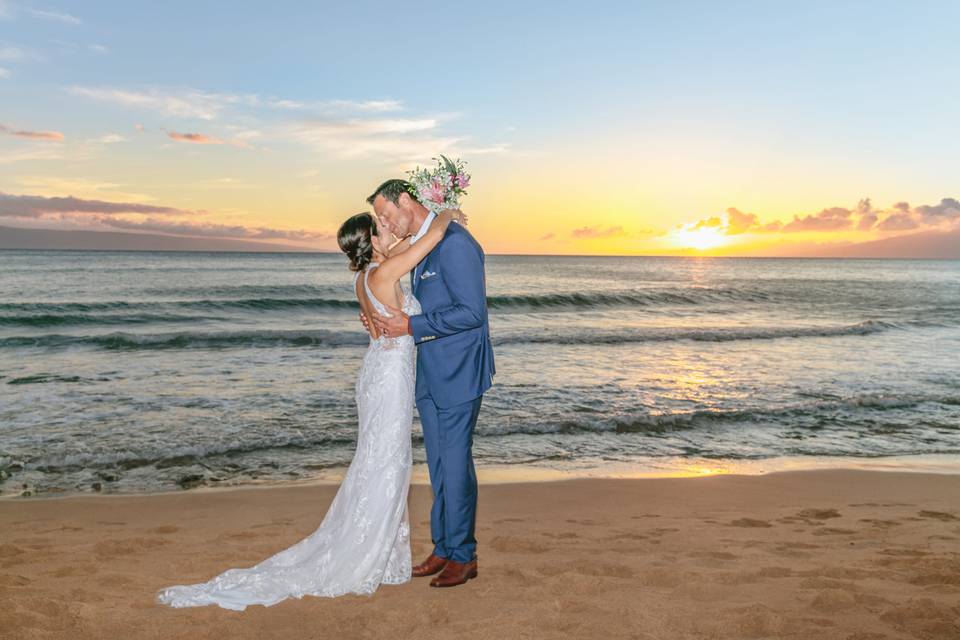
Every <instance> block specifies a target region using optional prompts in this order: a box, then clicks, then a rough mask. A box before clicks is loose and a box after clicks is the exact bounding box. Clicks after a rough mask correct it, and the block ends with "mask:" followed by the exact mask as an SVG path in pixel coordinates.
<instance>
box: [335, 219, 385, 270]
mask: <svg viewBox="0 0 960 640" xmlns="http://www.w3.org/2000/svg"><path fill="white" fill-rule="evenodd" d="M375 235H377V222H376V220H374V219H373V216H372V215H370V214H369V213H367V212H363V213H358V214H357V215H355V216H350V217H349V218H347V221H346V222H344V223H343V224H342V225H340V230H339V231H337V244H338V245H340V250H341V251H343V252H344V253H345V254H347V257H348V258H349V259H350V270H351V271H363V270H364V269H366V268H367V265H368V264H370V261H371V260H373V236H375Z"/></svg>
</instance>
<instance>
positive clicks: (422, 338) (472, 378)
mask: <svg viewBox="0 0 960 640" xmlns="http://www.w3.org/2000/svg"><path fill="white" fill-rule="evenodd" d="M410 278H411V289H412V290H413V295H415V296H416V297H417V299H418V300H419V301H420V306H421V308H422V313H420V314H418V315H414V316H410V327H411V329H412V331H413V339H414V343H415V344H416V345H417V390H416V397H417V399H418V400H419V399H421V398H425V397H427V396H430V397H431V398H433V401H434V403H435V404H436V405H437V406H438V407H440V408H447V407H452V406H454V405H457V404H462V403H464V402H469V401H470V400H473V399H475V398H477V397H478V396H480V395H482V394H483V393H484V392H485V391H486V390H487V389H489V388H490V386H491V385H492V384H493V374H494V373H495V372H496V370H495V368H494V363H493V346H492V345H491V343H490V324H489V321H488V316H487V286H486V274H485V273H484V254H483V249H482V248H481V247H480V244H479V243H478V242H477V241H476V240H475V239H474V238H473V236H472V235H470V232H469V231H467V229H466V228H465V227H464V226H463V225H460V224H457V223H452V224H450V226H449V227H447V231H446V233H445V234H444V236H443V239H442V240H441V241H440V242H439V243H438V244H437V246H436V247H434V249H433V251H431V252H430V253H429V254H428V255H427V257H425V258H424V259H423V260H422V261H421V262H420V263H419V264H418V265H417V266H416V268H415V269H414V270H413V272H412V273H411V274H410Z"/></svg>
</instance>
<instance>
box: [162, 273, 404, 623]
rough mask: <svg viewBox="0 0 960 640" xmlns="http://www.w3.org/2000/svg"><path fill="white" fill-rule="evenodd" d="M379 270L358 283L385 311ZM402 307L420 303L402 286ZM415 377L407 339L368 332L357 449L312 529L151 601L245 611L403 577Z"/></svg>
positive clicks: (366, 590) (367, 590)
mask: <svg viewBox="0 0 960 640" xmlns="http://www.w3.org/2000/svg"><path fill="white" fill-rule="evenodd" d="M377 266H378V265H377V263H375V262H374V263H370V265H369V267H368V268H367V270H366V271H365V272H364V280H363V284H364V288H365V289H366V291H367V296H369V298H370V302H371V303H372V304H373V306H374V308H376V310H377V311H378V312H379V313H381V314H383V315H385V316H389V315H390V314H389V312H388V311H387V309H386V308H384V306H383V304H381V303H380V301H379V300H377V299H376V298H375V297H374V296H373V294H372V293H371V292H370V288H369V286H368V284H367V279H368V276H369V273H370V271H371V270H372V269H374V268H376V267H377ZM359 275H360V274H359V273H358V274H357V276H358V277H359ZM354 283H356V280H354ZM403 310H404V312H405V313H407V314H409V315H412V314H416V313H420V303H419V302H418V301H417V299H416V298H415V297H414V296H413V295H412V294H411V293H408V292H407V291H406V289H404V296H403ZM414 373H415V354H414V345H413V338H412V337H411V336H400V337H397V338H384V337H382V336H381V337H380V338H378V339H376V340H374V339H373V338H371V339H370V346H369V347H368V348H367V351H366V353H365V354H364V358H363V364H362V365H361V367H360V373H359V376H358V378H357V386H356V401H357V412H358V414H359V428H358V433H357V448H356V452H355V453H354V457H353V461H352V462H351V463H350V467H349V468H348V469H347V473H346V475H345V476H344V478H343V483H342V484H341V485H340V488H339V489H338V491H337V494H336V496H335V497H334V499H333V502H332V503H331V504H330V508H329V509H328V510H327V513H326V515H325V516H324V518H323V521H322V522H321V523H320V526H319V527H318V528H317V530H316V531H314V532H313V533H311V534H310V535H309V536H307V537H306V538H304V539H303V540H301V541H300V542H298V543H296V544H294V545H293V546H291V547H289V548H287V549H285V550H283V551H281V552H279V553H277V554H276V555H274V556H271V557H270V558H267V559H266V560H264V561H262V562H260V563H259V564H257V565H256V566H253V567H249V568H237V569H229V570H227V571H225V572H224V573H222V574H220V575H218V576H217V577H215V578H213V579H211V580H209V581H208V582H204V583H199V584H191V585H177V586H173V587H168V588H166V589H163V590H161V591H159V592H158V593H157V597H156V599H157V602H159V603H161V604H167V605H170V606H172V607H199V606H205V605H211V604H216V605H219V606H221V607H223V608H225V609H234V610H237V611H243V610H244V609H245V608H246V607H247V606H248V605H252V604H261V605H264V606H267V607H269V606H272V605H274V604H277V603H278V602H280V601H282V600H284V599H286V598H289V597H291V596H293V597H296V598H301V597H303V596H305V595H310V596H327V597H334V596H339V595H343V594H347V593H355V594H371V593H373V592H374V591H376V589H377V587H378V586H379V585H381V584H401V583H404V582H407V581H409V580H410V579H411V562H410V524H409V519H408V514H407V491H408V489H409V486H410V469H411V465H412V463H413V460H412V453H411V442H410V439H411V425H412V423H413V396H414Z"/></svg>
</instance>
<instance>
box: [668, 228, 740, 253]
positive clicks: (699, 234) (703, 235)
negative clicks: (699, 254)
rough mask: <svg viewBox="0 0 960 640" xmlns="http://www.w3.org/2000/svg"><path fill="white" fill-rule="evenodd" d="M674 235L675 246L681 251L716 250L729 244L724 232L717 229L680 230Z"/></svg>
mask: <svg viewBox="0 0 960 640" xmlns="http://www.w3.org/2000/svg"><path fill="white" fill-rule="evenodd" d="M671 235H672V238H671V239H672V241H673V244H674V245H676V246H677V247H679V248H681V249H688V248H689V249H697V250H700V251H703V250H705V249H714V248H716V247H720V246H723V245H724V244H726V243H727V236H726V235H724V233H723V230H722V229H720V228H716V227H701V228H699V229H680V230H678V231H675V232H674V233H673V234H671Z"/></svg>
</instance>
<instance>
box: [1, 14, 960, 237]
mask: <svg viewBox="0 0 960 640" xmlns="http://www.w3.org/2000/svg"><path fill="white" fill-rule="evenodd" d="M321 6H322V8H320V7H321ZM958 23H960V3H957V2H911V3H893V2H889V3H888V2H805V3H783V2H724V3H719V2H623V3H620V2H594V3H565V2H553V3H547V2H484V3H476V4H466V3H449V2H444V3H439V2H438V3H430V2H418V3H414V4H403V3H367V2H349V3H346V2H345V3H323V4H322V5H321V3H315V2H282V1H281V2H274V3H269V4H264V3H222V2H216V3H214V2H196V1H194V2H165V3H142V2H102V1H91V2H72V3H68V2H56V1H55V0H53V1H52V2H50V3H47V2H42V3H41V2H26V1H24V2H19V1H18V2H5V1H3V0H0V225H2V226H18V227H31V228H41V227H42V228H50V229H87V230H98V231H126V232H149V233H161V234H162V233H168V234H179V235H190V236H202V237H210V238H234V239H236V238H243V239H249V240H263V241H270V242H282V243H283V244H286V245H291V244H293V245H299V246H303V247H308V248H314V249H323V250H335V249H336V242H335V240H334V239H333V234H334V232H335V231H336V229H337V227H338V226H339V224H340V222H341V221H342V220H343V219H344V218H346V217H348V216H349V215H351V214H353V213H356V212H358V211H363V210H367V209H368V205H367V204H366V203H365V202H364V200H365V197H366V196H367V195H368V194H369V192H370V191H371V190H372V189H373V187H375V186H376V185H377V184H378V183H379V182H381V181H382V180H384V179H386V178H389V177H403V176H404V175H405V174H404V171H405V170H407V169H411V168H413V167H414V166H416V165H417V164H421V165H422V164H424V163H427V162H430V158H431V157H432V156H436V155H438V154H440V153H444V154H447V155H453V156H459V157H461V158H463V159H464V160H466V161H467V163H468V167H469V169H470V170H471V172H472V174H473V186H472V187H471V189H470V195H469V196H467V198H466V199H465V200H464V203H463V208H464V210H466V211H467V212H468V213H469V214H470V216H471V219H470V225H471V229H472V230H473V232H474V234H475V235H476V236H477V237H478V238H479V239H480V240H481V242H482V243H483V245H484V247H485V249H486V250H487V252H489V253H559V254H565V253H575V254H584V253H588V254H589V253H600V254H694V255H697V254H704V255H711V254H721V255H756V254H765V255H802V254H807V253H811V252H816V251H817V250H818V249H820V248H822V247H823V246H824V245H835V244H837V243H856V242H865V241H872V240H877V239H883V238H888V237H891V236H896V235H903V234H908V233H916V232H922V231H949V230H956V229H958V228H960V202H957V200H955V199H954V198H958V197H960V183H958V176H960V160H958V155H957V149H958V143H960V117H958V113H960V111H958V105H960V77H958V76H960V38H958V37H957V33H956V27H957V24H958ZM68 197H70V198H68Z"/></svg>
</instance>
